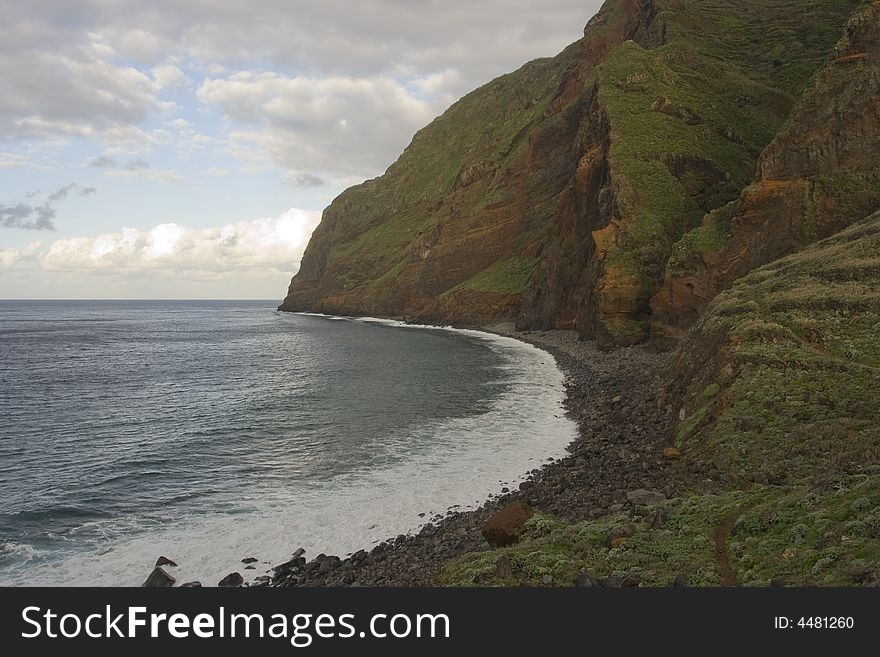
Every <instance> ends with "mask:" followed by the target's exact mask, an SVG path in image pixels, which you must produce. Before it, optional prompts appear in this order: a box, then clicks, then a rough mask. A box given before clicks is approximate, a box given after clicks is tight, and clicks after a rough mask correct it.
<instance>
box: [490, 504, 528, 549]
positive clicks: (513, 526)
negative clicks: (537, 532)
mask: <svg viewBox="0 0 880 657" xmlns="http://www.w3.org/2000/svg"><path fill="white" fill-rule="evenodd" d="M533 513H534V512H533V511H532V508H531V507H530V506H528V505H527V504H525V503H523V502H519V501H516V502H511V503H510V504H508V505H507V506H505V507H503V508H502V509H500V510H499V511H496V512H495V513H493V514H492V515H491V516H489V519H488V520H487V521H486V524H485V525H483V537H484V538H485V539H486V542H488V543H489V545H491V546H492V547H505V546H507V545H513V544H514V543H516V542H517V541H518V540H519V537H520V535H521V534H522V531H523V528H524V527H525V524H526V522H527V521H528V519H529V518H531V517H532V514H533Z"/></svg>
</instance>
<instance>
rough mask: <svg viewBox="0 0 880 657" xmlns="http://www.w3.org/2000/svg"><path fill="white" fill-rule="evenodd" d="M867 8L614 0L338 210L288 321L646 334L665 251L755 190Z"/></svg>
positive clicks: (612, 341) (457, 108) (764, 0)
mask: <svg viewBox="0 0 880 657" xmlns="http://www.w3.org/2000/svg"><path fill="white" fill-rule="evenodd" d="M858 2H859V0H811V2H809V3H807V4H805V5H804V7H803V9H802V11H801V12H797V13H796V15H795V14H793V13H792V12H791V10H790V3H789V2H784V1H783V0H719V2H716V3H712V5H711V6H705V5H704V4H702V3H690V4H688V5H687V7H683V5H682V3H681V2H680V1H679V0H609V1H608V2H606V4H605V6H604V7H603V8H602V10H601V11H600V12H599V14H598V15H597V16H596V17H595V18H593V19H592V20H591V21H590V23H589V24H588V25H587V27H586V29H585V31H584V38H583V39H581V40H580V41H578V42H576V43H575V44H572V45H571V46H569V47H568V48H566V49H565V50H564V51H563V52H562V53H560V54H559V55H558V56H557V57H554V58H552V59H543V60H536V61H534V62H531V63H529V64H527V65H526V66H524V67H523V68H521V69H520V70H519V71H516V72H515V73H512V74H510V75H507V76H503V77H501V78H499V79H497V80H494V81H492V82H490V83H489V84H487V85H485V86H484V87H481V88H480V89H478V90H476V91H474V92H473V93H471V94H468V95H467V96H465V97H464V98H463V99H462V100H461V101H459V102H458V103H456V104H455V105H453V106H452V107H451V108H450V109H449V110H448V111H447V112H446V113H445V114H444V115H443V116H441V117H439V118H438V119H436V120H435V121H434V122H432V123H431V124H430V125H429V126H427V127H426V128H424V129H423V130H421V131H419V132H418V133H417V134H416V136H415V137H414V138H413V141H412V143H411V144H410V146H409V147H408V148H407V149H406V150H405V151H404V153H403V155H402V156H401V157H400V159H399V160H398V161H397V162H395V163H394V164H393V165H392V166H391V167H390V168H389V169H388V171H387V172H386V173H385V175H383V176H381V177H380V178H376V179H374V180H370V181H367V182H365V183H363V184H362V185H358V186H356V187H353V188H351V189H349V190H347V191H345V192H344V193H343V194H341V195H340V196H339V197H338V198H337V199H336V200H334V202H333V203H332V204H331V205H330V207H329V208H327V210H325V212H324V216H323V219H322V222H321V224H320V226H319V227H318V228H317V229H316V231H315V233H314V235H313V236H312V239H311V241H310V243H309V246H308V248H307V250H306V252H305V255H304V257H303V261H302V266H301V269H300V271H299V273H298V274H297V275H296V276H295V277H294V278H293V280H292V282H291V285H290V289H289V292H288V296H287V297H286V298H285V300H284V302H283V303H282V305H281V309H282V310H290V311H312V312H325V313H335V314H350V315H384V316H393V317H405V318H409V319H413V320H421V321H432V322H442V323H451V324H456V325H477V326H478V325H484V324H488V323H494V322H499V321H514V322H516V324H517V326H518V327H519V328H524V329H547V328H570V329H577V330H578V331H579V332H580V334H581V335H582V336H583V337H584V338H596V339H597V340H598V341H599V344H600V345H601V346H603V347H612V346H615V345H629V344H635V343H638V342H642V341H644V340H645V339H647V337H648V336H649V333H650V328H651V300H652V298H653V297H654V296H655V295H656V293H657V291H658V290H659V289H660V288H661V286H662V284H663V276H664V272H665V270H666V265H667V261H668V259H669V257H670V254H671V253H673V246H674V245H675V244H676V242H677V241H678V240H679V239H680V238H681V237H682V236H683V235H684V234H685V233H687V232H688V231H690V230H691V229H693V228H694V227H695V226H698V225H699V224H700V221H701V220H702V218H703V216H704V215H705V213H706V212H707V211H710V210H713V209H716V208H718V207H721V206H724V205H725V204H727V203H728V202H730V201H732V200H734V199H736V197H737V196H738V194H739V192H740V190H741V189H742V188H743V187H745V186H746V185H747V184H748V183H749V182H750V181H751V180H752V179H753V177H754V170H755V165H756V163H757V159H758V155H759V153H761V151H762V150H764V149H765V147H766V146H767V144H768V143H769V142H770V141H771V139H772V138H773V137H774V135H776V134H777V132H778V131H779V129H780V128H781V127H782V126H783V124H784V122H785V120H786V119H787V117H788V115H789V113H790V111H791V108H792V107H793V106H794V104H795V102H796V99H797V98H798V97H799V96H800V94H801V92H802V90H803V87H804V85H805V84H806V83H807V81H808V79H809V77H810V76H811V75H812V74H813V72H814V71H815V69H817V68H818V67H819V66H820V65H821V64H822V63H823V61H824V60H825V58H826V57H827V53H828V52H829V51H830V50H831V48H832V47H833V44H834V42H835V41H836V40H837V39H838V38H839V35H840V33H841V30H842V28H843V26H844V24H845V22H846V20H847V18H848V16H849V14H850V12H851V11H852V9H853V8H854V7H855V6H856V5H857V4H858ZM719 11H724V12H726V13H729V14H730V17H731V18H732V19H735V20H736V21H738V23H739V24H740V25H741V27H740V28H739V29H737V30H729V29H727V28H726V27H725V26H724V24H722V22H719V21H718V20H717V17H718V12H719ZM768 24H772V25H774V26H775V27H776V28H777V29H778V30H779V33H780V34H783V33H784V34H790V35H791V43H790V44H788V47H785V48H780V47H779V44H778V43H775V42H774V43H771V42H769V41H768V40H767V39H766V38H765V37H766V26H767V25H768ZM806 37H809V38H806ZM805 44H808V45H805ZM719 61H722V62H723V63H722V64H719Z"/></svg>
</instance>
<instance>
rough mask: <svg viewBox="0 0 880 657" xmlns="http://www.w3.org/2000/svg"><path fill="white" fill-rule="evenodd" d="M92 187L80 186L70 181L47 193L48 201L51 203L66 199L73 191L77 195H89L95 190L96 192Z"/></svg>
mask: <svg viewBox="0 0 880 657" xmlns="http://www.w3.org/2000/svg"><path fill="white" fill-rule="evenodd" d="M97 191H98V190H96V189H95V188H94V187H82V186H80V185H77V184H76V183H70V184H69V185H66V186H64V187H62V188H61V189H58V190H56V191H54V192H52V193H51V194H49V197H48V202H49V203H51V204H54V203H57V202H58V201H63V200H64V199H66V198H67V197H68V196H69V195H70V194H71V193H75V194H76V195H77V196H91V195H92V194H94V193H95V192H97Z"/></svg>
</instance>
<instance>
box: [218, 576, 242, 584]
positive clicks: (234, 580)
mask: <svg viewBox="0 0 880 657" xmlns="http://www.w3.org/2000/svg"><path fill="white" fill-rule="evenodd" d="M242 584H244V577H242V576H241V573H230V574H228V575H227V576H226V577H224V578H223V579H221V580H220V581H219V582H218V583H217V586H222V587H236V586H241V585H242Z"/></svg>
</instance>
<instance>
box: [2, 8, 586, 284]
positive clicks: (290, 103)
mask: <svg viewBox="0 0 880 657" xmlns="http://www.w3.org/2000/svg"><path fill="white" fill-rule="evenodd" d="M598 5H599V2H597V1H595V0H594V1H586V2H585V1H576V0H544V2H541V3H536V2H533V1H526V0H508V1H506V2H500V1H496V0H486V1H483V2H472V1H471V2H455V1H446V2H440V1H438V0H424V1H422V2H411V1H409V2H408V1H405V0H374V1H372V2H363V3H351V2H348V1H343V0H324V1H322V2H321V3H315V2H306V1H296V0H294V1H290V0H285V1H282V0H263V1H258V2H241V1H239V0H213V1H212V2H205V1H204V0H175V1H174V2H171V1H169V0H156V1H155V2H151V3H143V2H126V1H125V0H82V1H79V2H69V1H67V0H42V1H41V2H32V3H22V2H15V1H13V0H0V12H2V15H3V16H4V21H3V22H2V24H0V298H267V299H275V298H280V297H281V296H283V294H284V289H285V285H286V281H287V279H288V278H289V277H290V276H291V275H292V274H293V273H295V271H296V270H297V268H298V265H299V259H300V257H301V255H302V250H303V249H304V247H305V244H306V242H307V239H308V235H309V234H310V232H311V230H313V229H314V226H315V225H316V224H317V222H318V220H319V219H320V211H321V210H322V209H323V208H324V207H326V205H327V204H328V203H329V202H330V201H331V200H332V199H333V198H334V197H335V196H336V195H337V194H338V193H339V192H340V191H342V190H343V189H345V188H346V187H348V186H350V185H352V184H356V183H358V182H360V181H362V180H364V179H366V178H371V177H374V176H376V175H380V174H381V173H382V172H383V171H384V170H385V168H386V167H387V166H388V165H389V164H391V163H392V162H393V161H394V160H395V159H396V158H397V156H398V155H399V153H400V152H401V151H402V149H403V148H404V147H405V146H406V144H407V143H408V142H409V140H410V139H411V137H412V135H413V133H414V132H415V131H416V130H417V129H418V128H420V127H422V126H423V125H425V124H426V123H428V122H429V121H430V120H431V119H432V118H433V117H435V116H437V115H438V114H440V113H442V112H443V110H445V109H446V107H448V106H449V104H451V102H453V101H454V100H455V99H457V98H458V97H460V96H461V95H462V94H464V93H466V92H467V91H470V90H471V89H473V88H475V87H476V86H479V85H480V84H482V83H484V82H486V81H488V80H490V79H492V78H493V77H495V76H497V75H499V74H501V73H504V72H507V71H509V70H513V69H515V68H517V67H519V66H520V65H521V64H522V63H524V62H525V61H528V60H529V59H533V58H535V57H538V56H547V55H553V54H556V53H557V52H558V51H559V50H561V49H562V48H563V47H564V46H566V45H567V44H568V43H570V42H572V41H574V40H576V39H577V38H578V37H579V36H580V35H581V34H582V30H583V26H584V24H585V23H586V22H587V20H588V19H589V18H590V16H592V14H594V13H595V11H596V10H597V9H598Z"/></svg>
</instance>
